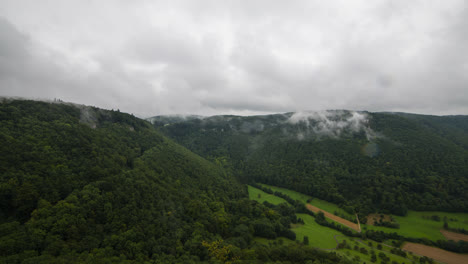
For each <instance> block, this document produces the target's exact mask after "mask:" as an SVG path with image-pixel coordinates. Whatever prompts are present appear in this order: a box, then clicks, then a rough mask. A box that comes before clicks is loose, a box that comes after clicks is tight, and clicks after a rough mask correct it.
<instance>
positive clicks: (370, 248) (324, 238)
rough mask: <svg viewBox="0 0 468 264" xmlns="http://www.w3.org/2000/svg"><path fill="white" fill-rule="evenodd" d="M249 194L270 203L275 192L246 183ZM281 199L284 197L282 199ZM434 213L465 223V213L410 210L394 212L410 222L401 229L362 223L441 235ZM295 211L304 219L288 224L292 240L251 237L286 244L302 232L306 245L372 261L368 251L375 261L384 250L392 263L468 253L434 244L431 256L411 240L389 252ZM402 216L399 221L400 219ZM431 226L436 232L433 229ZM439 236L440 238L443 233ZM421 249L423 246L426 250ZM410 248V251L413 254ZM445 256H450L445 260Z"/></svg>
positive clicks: (295, 196)
mask: <svg viewBox="0 0 468 264" xmlns="http://www.w3.org/2000/svg"><path fill="white" fill-rule="evenodd" d="M264 186H265V187H269V188H271V189H272V190H274V191H279V192H282V193H284V194H288V195H289V196H291V197H292V198H293V199H302V201H304V200H303V199H305V201H307V199H309V197H308V196H306V195H303V194H300V193H297V192H294V191H290V190H286V189H283V188H278V187H273V186H268V185H264ZM258 194H260V197H258ZM249 197H251V199H253V200H257V201H259V202H263V201H268V202H271V203H273V202H272V201H275V200H276V199H274V197H276V196H274V195H269V194H267V193H265V192H263V191H262V190H259V189H257V188H254V187H252V186H249ZM276 198H279V197H276ZM279 199H280V200H279V201H278V200H276V203H278V204H279V203H281V202H282V201H281V200H283V199H281V198H279ZM283 202H285V201H284V200H283ZM335 206H336V205H335ZM434 214H437V215H440V216H441V217H444V216H447V218H448V219H452V222H453V223H458V226H457V227H464V225H465V224H466V221H465V217H466V215H467V214H454V213H443V212H414V211H411V212H409V214H408V216H407V217H395V216H394V217H395V219H396V220H397V221H398V222H399V223H400V224H401V225H405V223H406V225H411V226H409V227H406V228H403V229H402V230H400V229H392V228H385V227H376V226H369V225H366V228H368V229H374V230H384V231H387V232H396V231H401V232H399V233H402V234H406V236H408V235H407V234H413V235H415V234H419V232H428V231H430V235H432V236H434V237H435V236H436V233H437V232H438V234H439V235H440V236H442V234H441V233H440V231H439V230H440V227H439V226H438V225H437V224H441V223H443V222H437V221H434V220H431V219H430V216H432V215H434ZM296 215H297V216H298V217H299V218H301V219H302V220H303V221H304V224H298V225H294V226H292V227H291V230H292V231H293V232H294V233H295V234H296V241H292V240H289V239H286V238H276V239H265V238H255V241H256V242H258V243H262V244H266V245H268V244H284V245H287V244H290V243H298V242H302V241H303V240H304V236H307V237H308V238H309V246H311V247H314V248H319V249H324V250H330V251H335V252H336V253H337V254H338V255H342V256H344V257H346V258H349V259H350V260H355V261H359V262H360V263H373V262H372V261H371V256H372V254H371V252H375V255H376V256H377V263H380V261H381V260H383V259H382V256H383V255H382V253H383V254H385V256H386V257H387V258H388V260H389V262H388V263H392V262H396V263H414V261H416V262H418V261H419V255H425V256H428V257H430V258H433V259H435V260H437V261H441V262H444V263H448V264H450V263H465V261H466V260H465V257H468V255H463V254H456V253H452V252H449V251H445V250H441V249H438V248H435V249H437V250H435V251H431V252H432V253H433V254H438V256H436V257H434V256H433V255H431V254H428V253H427V252H428V251H427V249H420V247H419V246H423V245H420V244H414V243H406V245H408V246H407V247H409V248H403V249H404V250H407V251H408V255H407V256H406V257H402V256H399V255H395V254H393V253H391V252H390V251H391V250H392V247H390V246H387V245H385V244H382V243H378V242H375V241H370V240H366V241H363V240H361V239H358V238H350V237H347V236H344V235H343V234H342V233H341V232H339V231H337V230H335V229H332V228H329V227H325V226H321V225H319V224H317V223H316V222H315V218H314V217H313V216H311V215H308V214H296ZM402 219H403V221H401V220H402ZM421 222H423V223H425V224H423V225H422V227H420V228H416V230H413V231H412V232H411V231H409V230H410V229H414V228H415V226H417V223H421ZM402 223H403V224H402ZM433 223H435V224H433ZM452 226H455V225H452ZM434 230H435V231H436V232H433V231H434ZM414 237H421V236H420V235H415V236H414ZM424 237H427V236H424ZM441 239H444V238H443V236H442V238H441ZM343 240H346V241H347V245H348V246H346V247H345V248H341V249H336V247H337V245H338V243H339V242H342V241H343ZM387 243H388V242H387ZM412 244H414V245H416V246H414V245H412ZM377 246H379V247H380V248H381V249H380V250H379V249H378V248H377ZM423 247H424V246H423ZM429 248H432V247H429ZM363 249H365V250H363ZM361 250H362V251H361ZM424 250H426V251H427V252H426V251H424ZM438 250H440V251H438ZM363 251H364V252H363ZM411 252H414V255H413V253H411ZM434 252H436V253H434ZM441 252H442V253H443V254H442V253H441ZM379 254H380V255H379ZM381 255H382V256H381ZM441 256H442V257H441ZM448 258H449V259H451V260H448ZM447 260H448V261H447ZM453 260H456V261H460V260H461V261H463V262H450V261H453ZM466 263H468V262H466Z"/></svg>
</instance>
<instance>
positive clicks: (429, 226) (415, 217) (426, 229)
mask: <svg viewBox="0 0 468 264" xmlns="http://www.w3.org/2000/svg"><path fill="white" fill-rule="evenodd" d="M433 215H438V216H439V217H440V218H441V219H443V217H444V216H445V217H447V219H456V221H449V222H448V224H449V226H450V227H457V228H465V229H468V214H467V213H446V212H416V211H408V214H407V215H406V216H393V218H395V220H396V221H397V222H398V223H399V224H400V228H399V229H395V228H388V227H382V226H371V225H361V228H362V229H363V230H366V229H368V230H381V231H384V232H389V233H393V232H396V233H398V234H400V235H403V236H406V237H413V238H427V239H430V240H445V237H444V236H443V235H442V233H441V232H440V229H442V226H443V224H444V222H443V220H440V221H434V220H431V219H429V218H430V217H431V216H433Z"/></svg>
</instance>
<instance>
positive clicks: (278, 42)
mask: <svg viewBox="0 0 468 264" xmlns="http://www.w3.org/2000/svg"><path fill="white" fill-rule="evenodd" d="M0 96H7V97H26V98H31V99H42V100H53V99H54V98H57V99H61V100H63V101H66V102H74V103H79V104H85V105H91V106H97V107H101V108H105V109H119V110H120V111H122V112H128V113H133V114H135V115H137V116H140V117H149V116H154V115H163V114H184V115H185V114H198V115H215V114H238V115H253V114H267V113H279V112H292V111H305V110H326V109H349V110H367V111H399V112H411V113H422V114H435V115H448V114H465V115H466V114H468V1H462V0H460V1H455V0H454V1H452V0H444V1H442V0H438V1H431V0H423V1H418V0H414V1H407V0H387V1H382V0H373V1H368V0H362V1H357V0H356V1H352V0H343V1H314V0H304V1H299V0H298V1H294V0H291V1H275V0H262V1H257V0H249V1H241V0H232V1H229V0H226V1H219V0H212V1H201V0H200V1H177V0H170V1H156V0H147V1H145V0H132V1H127V0H112V1H110V0H96V1H91V0H76V1H71V0H41V1H37V0H30V1H27V0H11V1H10V0H0Z"/></svg>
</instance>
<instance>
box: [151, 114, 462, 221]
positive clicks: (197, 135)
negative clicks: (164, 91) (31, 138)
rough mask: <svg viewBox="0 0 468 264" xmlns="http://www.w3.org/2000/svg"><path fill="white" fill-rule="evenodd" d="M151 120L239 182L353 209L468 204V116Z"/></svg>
mask: <svg viewBox="0 0 468 264" xmlns="http://www.w3.org/2000/svg"><path fill="white" fill-rule="evenodd" d="M157 121H158V122H156V123H154V126H155V127H157V128H158V129H159V130H160V131H161V132H162V133H163V134H165V135H167V136H168V137H171V138H172V139H174V140H175V141H176V142H178V143H180V144H182V145H184V146H185V147H187V148H188V149H190V150H192V151H193V152H195V153H197V154H199V155H201V156H203V157H205V158H207V159H210V160H219V159H222V160H223V161H224V165H225V167H227V168H229V169H230V170H231V171H232V172H233V173H234V174H235V175H236V176H237V177H238V178H239V179H241V180H242V181H243V182H246V183H249V182H259V183H264V184H269V185H274V186H279V187H283V188H287V189H290V190H295V191H298V192H301V193H304V194H307V195H309V196H311V197H316V198H319V199H322V200H325V201H329V202H333V203H335V204H338V205H339V206H341V207H342V208H343V209H346V211H347V212H348V213H350V214H352V213H353V212H354V211H357V212H358V213H359V214H360V216H361V217H363V216H366V215H367V214H368V213H370V212H382V213H391V214H396V215H405V214H406V213H407V210H408V209H413V210H426V211H429V210H431V211H449V212H464V211H466V208H468V192H466V191H465V190H466V189H467V188H468V178H467V177H468V116H442V117H440V116H424V115H414V114H404V113H368V112H351V111H324V112H310V113H307V112H306V113H287V114H278V115H266V116H250V117H240V116H213V117H206V118H199V119H197V118H192V119H188V120H182V119H180V118H179V119H178V120H175V119H170V120H169V119H168V120H166V121H165V120H164V117H158V118H157Z"/></svg>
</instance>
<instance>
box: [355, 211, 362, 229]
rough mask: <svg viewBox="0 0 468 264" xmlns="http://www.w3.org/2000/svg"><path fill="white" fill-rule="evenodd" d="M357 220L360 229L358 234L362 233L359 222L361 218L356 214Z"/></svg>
mask: <svg viewBox="0 0 468 264" xmlns="http://www.w3.org/2000/svg"><path fill="white" fill-rule="evenodd" d="M356 220H357V225H358V227H359V231H358V232H359V233H361V223H360V222H359V217H358V215H357V214H356Z"/></svg>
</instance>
